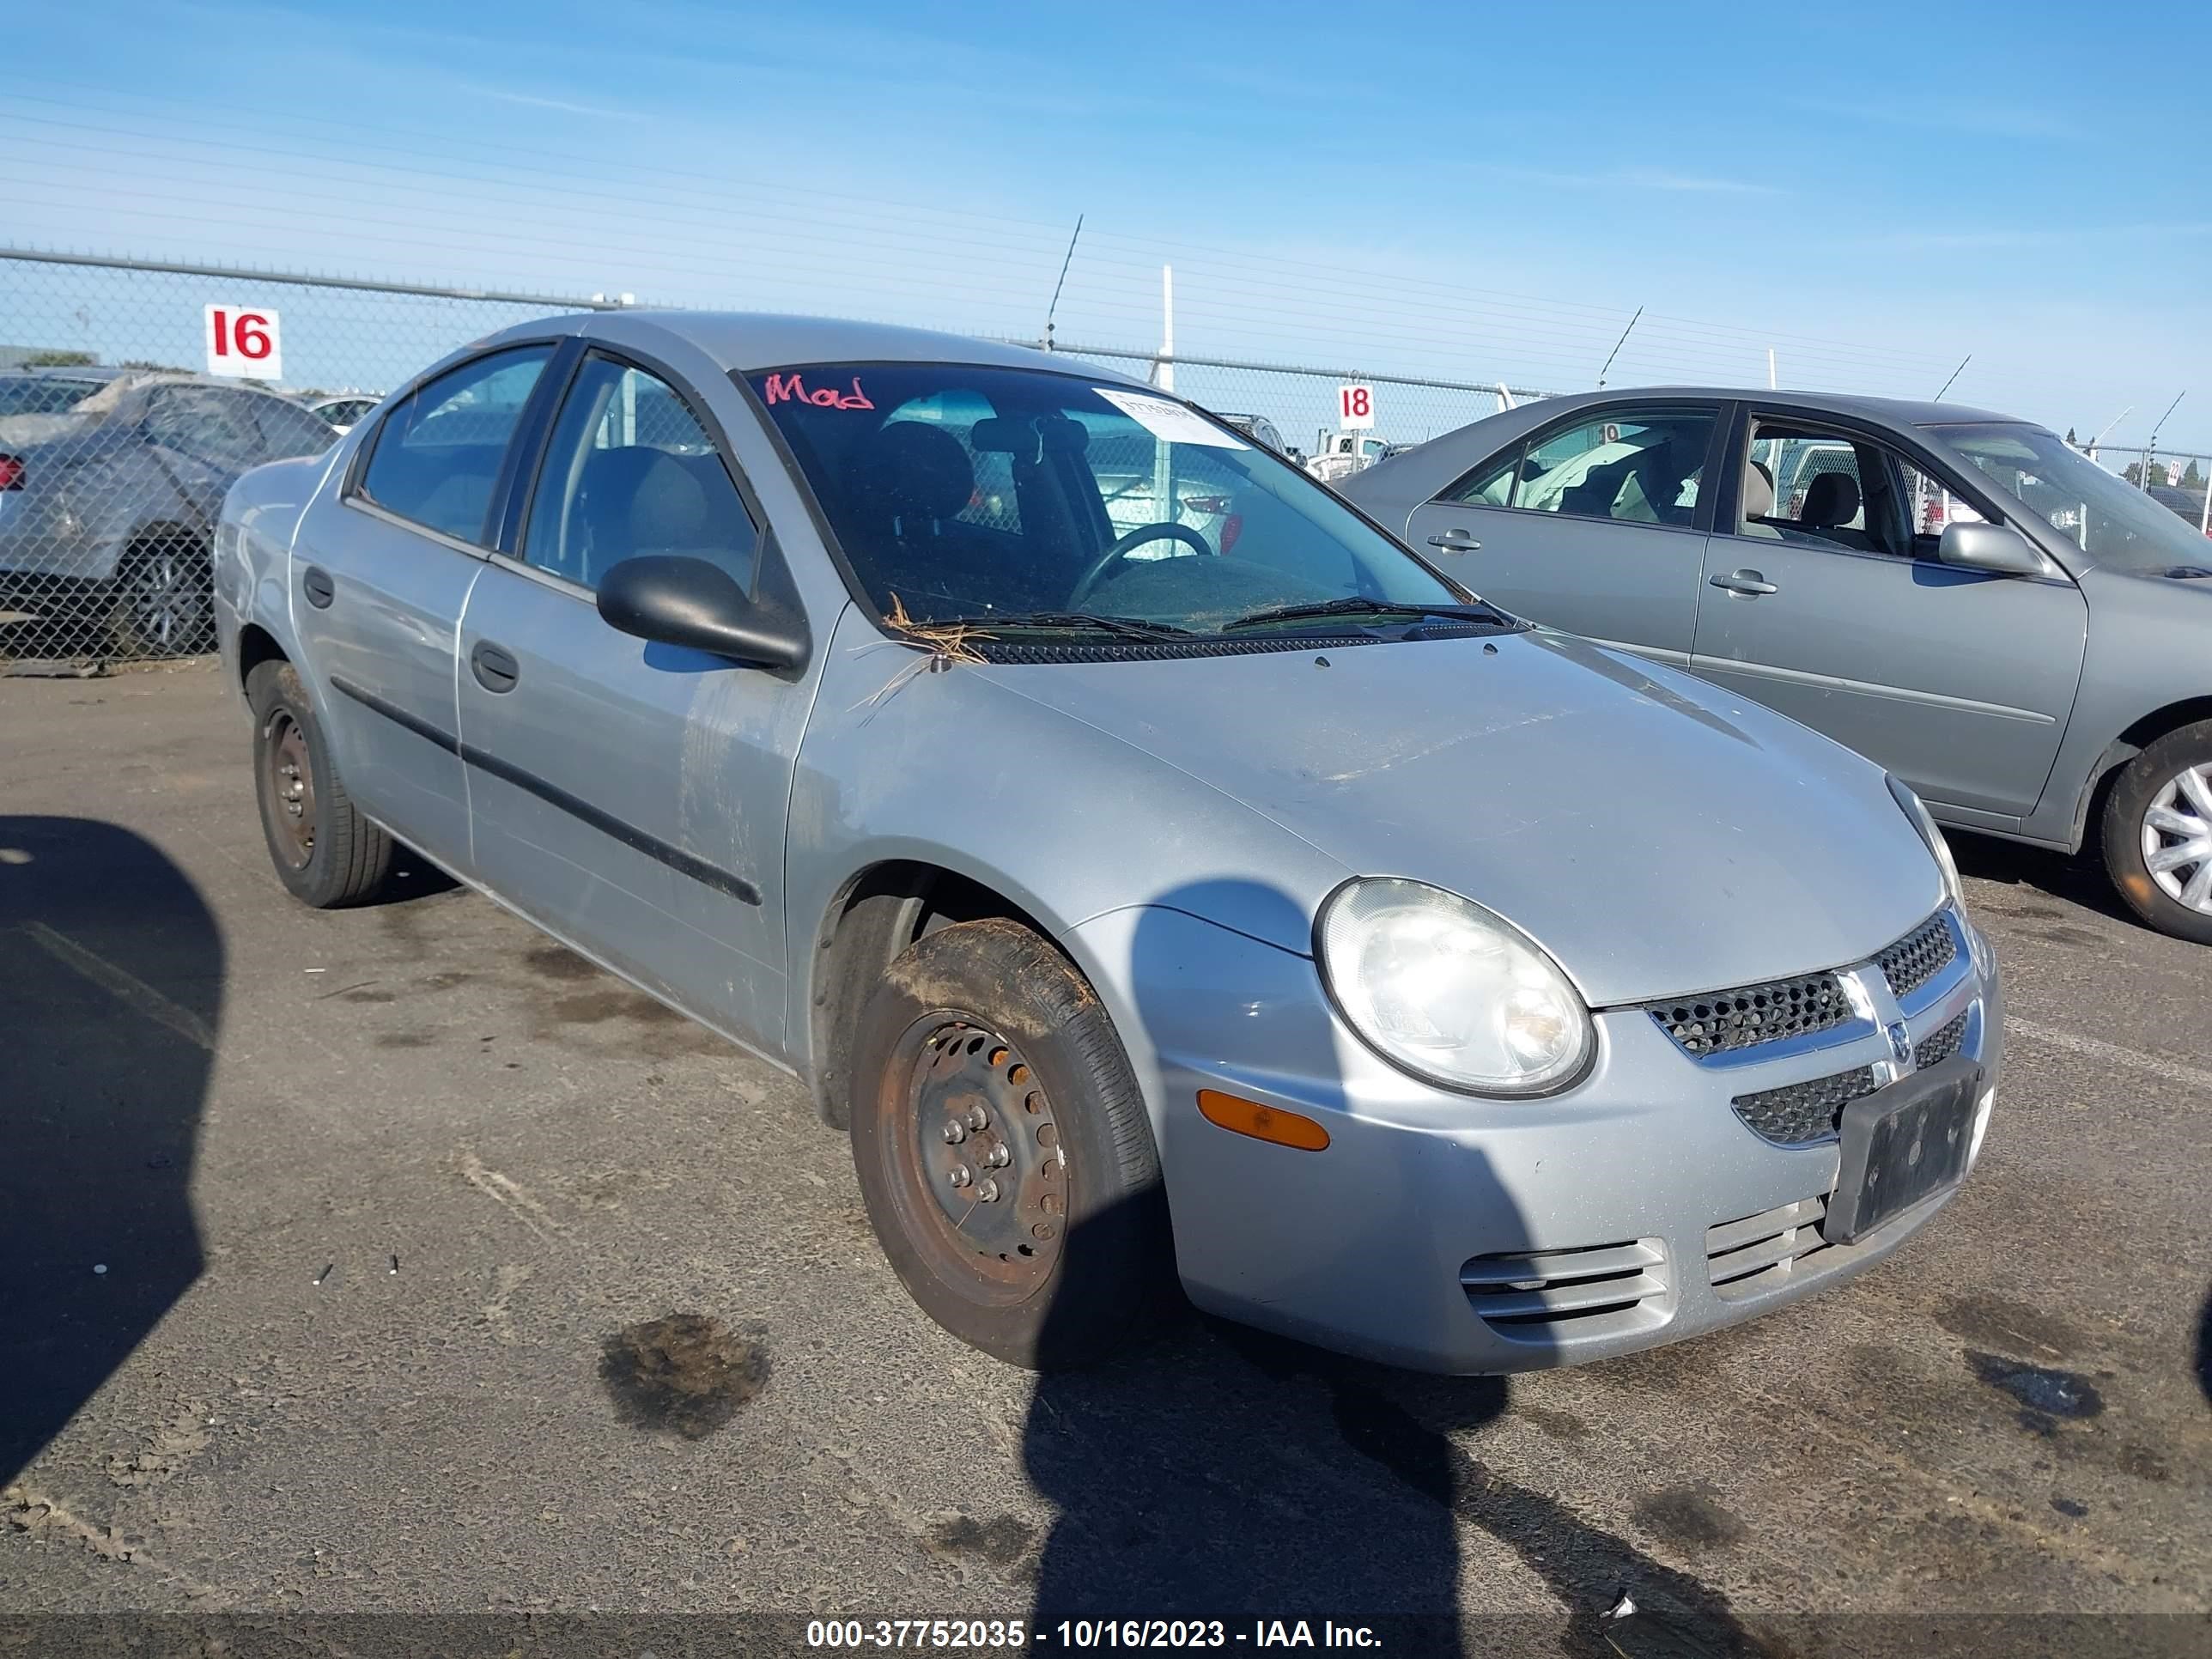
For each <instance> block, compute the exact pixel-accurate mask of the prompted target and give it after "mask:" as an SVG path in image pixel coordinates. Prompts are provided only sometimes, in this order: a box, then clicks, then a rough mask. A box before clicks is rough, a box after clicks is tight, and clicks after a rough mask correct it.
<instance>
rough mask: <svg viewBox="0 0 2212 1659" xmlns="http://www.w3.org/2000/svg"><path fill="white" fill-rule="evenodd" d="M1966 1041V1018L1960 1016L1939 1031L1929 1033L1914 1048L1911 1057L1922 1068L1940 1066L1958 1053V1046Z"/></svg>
mask: <svg viewBox="0 0 2212 1659" xmlns="http://www.w3.org/2000/svg"><path fill="white" fill-rule="evenodd" d="M1965 1041H1966V1015H1964V1014H1960V1016H1959V1017H1958V1018H1956V1019H1954V1020H1952V1021H1950V1022H1949V1023H1948V1024H1946V1025H1945V1026H1944V1027H1943V1029H1942V1030H1940V1031H1930V1032H1929V1034H1928V1035H1927V1036H1924V1037H1923V1038H1922V1039H1921V1040H1920V1042H1918V1043H1917V1045H1916V1046H1915V1047H1914V1049H1913V1056H1914V1059H1915V1060H1916V1061H1917V1063H1918V1064H1919V1065H1922V1066H1940V1065H1942V1063H1943V1062H1944V1061H1945V1060H1948V1059H1950V1058H1951V1056H1952V1055H1954V1054H1957V1053H1958V1052H1959V1045H1960V1043H1962V1042H1965Z"/></svg>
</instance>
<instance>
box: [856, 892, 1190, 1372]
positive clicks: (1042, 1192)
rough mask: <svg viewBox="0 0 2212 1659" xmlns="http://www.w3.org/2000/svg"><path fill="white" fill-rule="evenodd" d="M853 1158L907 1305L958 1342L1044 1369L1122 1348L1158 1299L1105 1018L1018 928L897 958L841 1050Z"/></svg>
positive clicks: (1079, 983) (1116, 1053)
mask: <svg viewBox="0 0 2212 1659" xmlns="http://www.w3.org/2000/svg"><path fill="white" fill-rule="evenodd" d="M850 1075H851V1076H852V1079H853V1085H852V1086H853V1101H852V1128H853V1158H854V1168H855V1169H856V1170H857V1171H858V1173H859V1176H860V1191H861V1194H862V1196H863V1197H864V1198H865V1199H866V1203H867V1207H868V1218H869V1220H870V1221H871V1223H872V1225H874V1228H875V1231H876V1237H877V1238H878V1240H879V1241H880V1242H881V1243H882V1244H883V1247H884V1254H885V1255H888V1256H889V1257H890V1262H891V1266H892V1267H894V1268H895V1269H896V1271H897V1273H898V1275H899V1278H900V1279H901V1280H902V1282H903V1283H904V1284H905V1285H906V1288H907V1290H908V1293H909V1294H910V1295H912V1296H913V1297H914V1299H915V1301H916V1302H917V1303H919V1304H921V1309H922V1311H923V1312H925V1313H927V1315H929V1316H930V1317H931V1318H932V1319H934V1320H935V1321H936V1322H938V1323H939V1324H940V1325H942V1326H943V1327H945V1329H946V1330H948V1331H950V1332H951V1333H952V1334H953V1335H955V1336H957V1337H958V1338H960V1339H961V1340H963V1342H967V1343H969V1344H970V1345H971V1346H975V1347H977V1348H981V1350H983V1352H986V1353H989V1354H992V1355H994V1356H995V1357H996V1358H1000V1359H1004V1360H1006V1361H1008V1362H1009V1363H1011V1364H1017V1365H1025V1366H1029V1367H1030V1368H1032V1369H1036V1370H1049V1369H1054V1368H1057V1367H1060V1366H1065V1365H1073V1364H1084V1363H1085V1362H1088V1361H1091V1360H1093V1359H1097V1358H1102V1357H1103V1356H1104V1355H1105V1354H1106V1353H1108V1352H1111V1351H1113V1350H1114V1349H1116V1348H1118V1347H1121V1346H1126V1345H1127V1343H1129V1342H1130V1341H1131V1340H1133V1339H1134V1338H1135V1337H1136V1336H1137V1335H1138V1334H1139V1333H1140V1332H1141V1331H1142V1330H1143V1329H1144V1328H1145V1327H1146V1325H1147V1324H1148V1323H1149V1322H1150V1320H1151V1317H1152V1316H1153V1315H1154V1314H1155V1313H1156V1312H1157V1311H1158V1308H1159V1307H1160V1305H1161V1304H1162V1302H1163V1299H1164V1294H1165V1287H1166V1285H1167V1282H1168V1273H1167V1271H1166V1267H1167V1263H1168V1260H1169V1247H1168V1238H1167V1226H1166V1208H1165V1205H1164V1202H1163V1200H1162V1197H1161V1192H1160V1182H1159V1155H1158V1151H1157V1150H1156V1148H1155V1147H1154V1146H1153V1144H1152V1127H1151V1125H1150V1123H1149V1122H1148V1121H1146V1116H1145V1109H1144V1102H1143V1100H1142V1098H1141V1097H1140V1096H1139V1093H1138V1090H1137V1084H1136V1079H1135V1077H1134V1076H1133V1074H1132V1073H1131V1071H1130V1069H1129V1062H1128V1059H1127V1055H1126V1054H1124V1053H1123V1052H1122V1049H1121V1042H1120V1040H1119V1039H1118V1038H1117V1037H1116V1036H1115V1034H1114V1029H1113V1025H1112V1024H1111V1022H1110V1021H1109V1020H1108V1019H1107V1018H1106V1012H1105V1010H1104V1009H1103V1007H1101V1006H1100V1005H1099V1002H1098V1000H1097V996H1096V995H1095V994H1093V993H1092V992H1091V987H1089V986H1088V985H1086V984H1085V982H1084V981H1083V979H1082V977H1081V976H1080V975H1078V974H1077V973H1076V971H1075V970H1074V969H1073V967H1071V966H1070V965H1069V964H1068V963H1067V961H1066V958H1064V957H1061V956H1060V954H1059V952H1058V951H1054V949H1053V948H1052V946H1051V945H1048V944H1047V943H1046V942H1045V941H1044V940H1043V939H1040V938H1038V937H1037V935H1036V933H1032V932H1030V930H1029V929H1028V928H1026V927H1022V926H1021V925H1020V924H1018V923H1017V922H1012V921H1003V920H999V919H995V918H994V919H988V920H985V921H971V922H962V923H959V924H957V925H955V926H952V927H945V928H943V929H940V930H939V931H938V932H936V933H931V934H929V935H927V937H926V938H923V939H919V940H917V941H916V942H915V944H914V945H910V946H908V949H907V950H906V951H905V952H904V953H903V954H902V955H901V956H900V957H899V958H898V960H897V961H896V962H895V963H892V964H891V966H890V969H889V970H888V971H887V972H886V973H885V975H884V980H883V982H882V983H881V984H880V985H879V986H878V987H877V988H876V991H875V992H874V994H873V995H872V996H871V997H870V999H869V1000H868V1003H867V1005H866V1007H865V1008H864V1009H863V1010H862V1012H861V1014H860V1022H859V1028H858V1030H857V1031H856V1033H855V1040H854V1065H853V1067H852V1071H851V1073H850Z"/></svg>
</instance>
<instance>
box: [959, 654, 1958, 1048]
mask: <svg viewBox="0 0 2212 1659" xmlns="http://www.w3.org/2000/svg"><path fill="white" fill-rule="evenodd" d="M1492 646H1494V647H1496V648H1495V650H1494V651H1492V650H1491V649H1490V648H1489V647H1492ZM992 673H993V676H994V678H997V679H999V681H1000V684H1001V685H1003V686H1004V687H1006V689H1007V690H1015V691H1018V692H1019V693H1021V694H1022V695H1024V696H1028V697H1030V698H1032V699H1034V700H1036V701H1037V702H1042V703H1044V704H1046V705H1047V706H1048V707H1050V708H1056V709H1058V710H1059V711H1060V712H1061V713H1063V714H1067V715H1068V716H1070V717H1071V718H1073V719H1075V720H1081V721H1083V722H1085V724H1087V725H1091V726H1097V727H1099V728H1101V729H1103V730H1104V731H1106V732H1110V733H1111V734H1113V735H1114V736H1115V737H1118V738H1121V739H1123V740H1124V741H1126V742H1127V743H1129V744H1134V745H1135V746H1136V747H1138V748H1139V749H1140V750H1145V751H1146V752H1147V753H1149V754H1151V755H1152V756H1153V757H1156V758H1158V759H1159V760H1161V761H1163V762H1164V763H1167V764H1169V765H1171V766H1173V767H1175V768H1176V769H1180V770H1182V771H1184V772H1187V773H1189V774H1191V775H1194V776H1195V777H1197V778H1200V779H1202V780H1203V781H1206V783H1208V784H1211V785H1212V786H1213V787H1216V788H1218V789H1219V790H1221V791H1223V792H1224V793H1227V794H1228V795H1230V796H1231V797H1232V798H1234V799H1237V801H1239V802H1241V803H1243V805H1245V806H1246V807H1248V808H1249V809H1250V810H1251V811H1255V812H1257V813H1259V814H1261V815H1262V816H1263V817H1267V818H1268V819H1270V820H1272V821H1273V822H1274V823H1277V824H1279V825H1280V826H1281V827H1282V828H1283V829H1286V830H1288V831H1290V832H1291V833H1292V834H1294V835H1296V836H1299V837H1301V838H1302V839H1304V840H1305V841H1307V842H1311V843H1312V844H1313V845H1314V846H1315V847H1316V848H1318V849H1320V850H1321V851H1322V852H1323V853H1326V854H1328V855H1329V856H1331V857H1332V858H1334V859H1335V860H1339V861H1340V862H1341V863H1342V864H1343V865H1344V866H1346V868H1347V869H1349V870H1350V871H1352V872H1355V873H1357V874H1361V875H1373V876H1405V877H1411V878H1414V879H1417V880H1420V881H1425V882H1429V883H1431V884H1435V885H1437V886H1438V887H1443V888H1448V889H1449V890H1452V891H1453V892H1455V893H1460V894H1462V895H1464V896H1467V897H1468V898H1471V899H1474V900H1475V901H1476V902H1479V903H1480V904H1484V905H1486V906H1487V907H1489V908H1491V909H1492V910H1493V911H1495V912H1496V913H1497V914H1498V915H1502V916H1504V917H1506V918H1507V919H1508V920H1510V921H1512V922H1514V923H1515V924H1516V925H1517V926H1519V927H1522V929H1524V930H1525V931H1526V932H1527V933H1529V934H1530V935H1531V936H1532V937H1533V938H1534V939H1537V940H1538V941H1539V942H1540V943H1541V944H1542V945H1544V946H1545V948H1546V949H1547V950H1548V951H1550V952H1551V953H1552V955H1553V957H1554V958H1555V959H1556V960H1557V961H1558V962H1559V965H1560V966H1561V967H1562V968H1563V969H1565V971H1566V972H1567V974H1568V975H1569V976H1570V977H1571V978H1572V979H1573V980H1574V981H1575V982H1576V984H1577V987H1579V988H1580V989H1581V990H1582V992H1583V995H1584V996H1585V997H1586V998H1587V999H1588V1000H1589V1002H1590V1003H1591V1005H1592V1006H1597V1007H1603V1006H1607V1005H1610V1004H1617V1003H1623V1002H1637V1001H1643V1000H1647V999H1652V998H1658V997H1667V996H1674V995H1679V994H1684V993H1687V992H1692V991H1699V990H1717V989H1722V988H1724V987H1730V986H1736V985H1744V984H1749V983H1752V982H1753V981H1759V980H1763V979H1769V978H1777V977H1780V976H1783V975H1790V974H1799V973H1805V972H1808V971H1811V970H1813V969H1820V968H1831V967H1838V966H1841V965H1843V964H1844V963H1850V962H1856V961H1861V960H1863V959H1865V958H1866V957H1869V956H1871V955H1873V954H1874V953H1875V951H1880V950H1881V949H1882V948H1883V947H1884V946H1886V945H1889V944H1891V943H1892V942H1893V941H1894V940H1895V939H1898V938H1899V937H1900V936H1901V935H1903V934H1905V933H1907V932H1909V931H1910V930H1911V928H1912V927H1915V926H1916V925H1917V924H1918V923H1919V922H1920V921H1922V920H1923V919H1924V918H1925V917H1926V916H1927V915H1928V914H1929V912H1930V911H1931V910H1933V909H1934V908H1936V905H1937V904H1938V903H1939V902H1941V901H1942V878H1941V876H1940V874H1939V873H1938V872H1937V870H1936V863H1935V860H1933V859H1932V858H1930V857H1929V854H1928V849H1927V848H1926V847H1925V846H1924V845H1923V844H1922V842H1921V840H1920V837H1919V835H1918V833H1917V831H1916V830H1915V829H1913V827H1912V825H1911V823H1909V822H1908V821H1907V819H1906V818H1905V814H1904V813H1903V812H1902V811H1899V808H1898V805H1897V803H1896V801H1895V800H1894V799H1893V798H1892V797H1891V795H1890V793H1889V789H1888V786H1887V783H1886V782H1885V781H1884V779H1883V776H1882V774H1881V771H1880V769H1877V768H1876V767H1875V766H1874V765H1872V764H1871V763H1869V762H1867V761H1864V760H1862V759H1860V758H1858V757H1857V756H1855V755H1852V754H1851V753H1850V752H1849V751H1848V750H1844V749H1843V748H1841V747H1839V746H1838V745H1837V744H1833V743H1831V742H1829V741H1828V740H1827V739H1826V738H1820V737H1818V736H1816V735H1815V734H1814V733H1813V732H1808V731H1807V730H1806V729H1805V728H1803V727H1802V726H1797V725H1796V724H1795V723H1793V722H1791V721H1790V720H1784V718H1782V717H1781V716H1780V715H1778V714H1773V713H1771V711H1769V710H1766V709H1764V708H1757V707H1755V706H1753V705H1750V704H1748V703H1746V702H1743V701H1742V700H1741V699H1740V698H1737V697H1735V696H1732V695H1731V694H1729V693H1728V692H1726V691H1723V690H1720V689H1718V688H1717V687H1713V686H1710V685H1707V684H1704V683H1703V682H1701V681H1697V680H1692V679H1691V678H1688V677H1686V676H1685V675H1680V674H1675V673H1673V672H1671V671H1668V670H1666V669H1662V668H1657V667H1654V666H1651V665H1646V664H1644V663H1643V662H1641V661H1638V660H1637V659H1632V658H1629V657H1626V656H1623V655H1620V654H1618V653H1611V652H1607V651H1601V650H1600V649H1598V648H1597V647H1594V646H1591V645H1589V644H1588V643H1586V642H1584V641H1580V640H1577V639H1574V638H1571V637H1570V636H1567V635H1557V634H1552V633H1548V632H1545V631H1541V630H1539V631H1534V632H1531V633H1527V634H1521V635H1505V636H1502V637H1499V638H1497V639H1494V640H1492V641H1483V640H1481V639H1479V638H1469V639H1451V640H1433V641H1408V642H1405V643H1393V644H1384V645H1368V646H1355V647H1350V648H1348V649H1336V650H1328V649H1324V650H1322V651H1318V652H1316V651H1315V650H1313V649H1310V648H1308V649H1304V650H1297V651H1282V652H1275V653H1265V654H1257V655H1251V656H1233V657H1202V658H1191V659H1181V660H1171V661H1165V662H1147V663H1130V662H1102V663H1095V664H1081V665H1065V666H1052V667H1043V666H1036V667H1022V668H1001V669H998V670H994V671H992ZM1322 896H1323V895H1322V894H1321V893H1315V894H1311V895H1309V896H1308V897H1310V899H1311V900H1312V901H1313V902H1315V903H1316V904H1317V903H1318V902H1319V901H1320V899H1321V898H1322Z"/></svg>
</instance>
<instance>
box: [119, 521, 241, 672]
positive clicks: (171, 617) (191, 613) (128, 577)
mask: <svg viewBox="0 0 2212 1659" xmlns="http://www.w3.org/2000/svg"><path fill="white" fill-rule="evenodd" d="M109 598H110V599H112V602H113V603H112V608H111V610H110V612H109V617H108V634H109V637H110V639H111V641H112V643H113V645H114V647H115V652H116V654H117V655H118V656H122V657H189V656H193V655H196V654H197V653H200V652H203V651H206V650H209V649H210V648H211V647H213V646H214V644H215V585H214V565H213V563H212V562H211V560H210V555H209V552H208V545H207V544H206V543H205V542H204V541H202V540H198V539H196V538H193V537H191V536H188V535H185V534H184V533H183V532H172V533H166V534H162V535H160V536H155V537H154V538H150V539H149V540H146V541H143V542H140V543H139V544H137V545H136V546H134V547H132V548H131V550H130V551H129V552H127V553H125V555H124V556H123V562H122V564H121V565H120V566H119V567H118V568H117V570H116V573H115V580H114V582H113V584H112V586H111V587H110V589H109Z"/></svg>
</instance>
